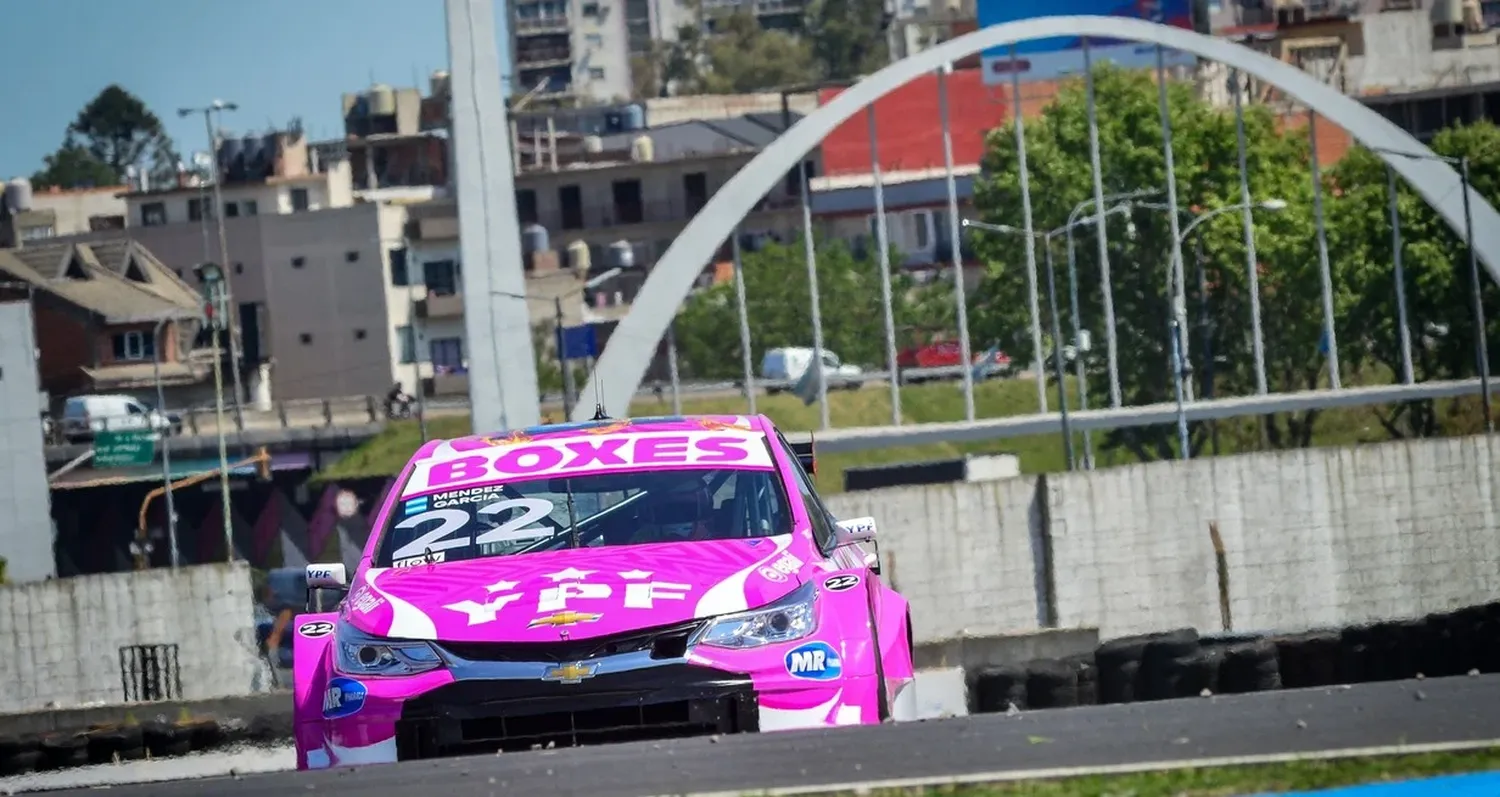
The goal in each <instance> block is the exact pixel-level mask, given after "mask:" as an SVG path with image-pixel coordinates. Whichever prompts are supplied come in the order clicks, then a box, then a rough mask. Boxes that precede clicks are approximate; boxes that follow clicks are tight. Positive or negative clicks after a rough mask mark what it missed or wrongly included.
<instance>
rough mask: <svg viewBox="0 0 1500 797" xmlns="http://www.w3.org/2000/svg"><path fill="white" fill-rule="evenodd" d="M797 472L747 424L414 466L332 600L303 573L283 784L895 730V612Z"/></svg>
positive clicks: (489, 446)
mask: <svg viewBox="0 0 1500 797" xmlns="http://www.w3.org/2000/svg"><path fill="white" fill-rule="evenodd" d="M813 467H814V462H813V452H812V446H811V444H810V443H808V444H802V445H793V444H791V443H789V442H787V440H786V438H785V437H784V436H783V435H782V434H781V433H780V432H779V431H778V430H777V429H776V427H775V426H774V425H773V424H772V422H771V421H770V420H769V419H767V418H765V417H764V416H756V417H748V418H747V417H732V416H693V417H669V418H639V419H634V420H624V421H612V420H608V419H606V420H601V421H593V422H585V423H568V424H556V425H544V426H537V427H533V428H529V429H525V430H522V431H520V432H513V433H510V434H507V435H504V436H495V437H483V436H475V437H466V438H460V439H454V440H435V441H431V442H429V443H427V444H425V445H424V446H422V448H421V449H420V450H418V451H417V452H416V454H415V455H414V456H413V457H412V458H411V461H410V462H408V463H407V465H406V467H405V469H404V470H403V471H402V473H401V475H400V477H399V478H398V479H397V480H396V482H395V483H394V484H393V486H392V487H391V490H390V492H389V494H387V495H386V496H385V498H384V503H383V505H382V506H381V507H380V508H379V509H378V510H377V512H376V514H375V516H374V520H373V527H372V531H371V534H370V538H369V541H368V542H367V543H366V546H365V550H364V554H363V556H362V558H361V559H360V561H359V564H358V565H357V566H356V567H355V570H354V573H353V576H352V578H349V579H346V577H345V576H346V574H345V572H344V566H343V565H341V564H332V565H328V564H314V565H309V566H308V569H307V575H308V584H309V589H308V602H309V610H310V613H308V614H303V615H300V616H299V617H298V618H297V620H296V624H295V625H296V636H295V646H296V647H295V655H294V668H295V672H294V681H295V689H294V700H295V703H296V705H295V723H296V747H297V766H298V768H299V769H319V768H325V767H330V766H344V765H357V764H369V763H381V762H392V761H399V760H408V759H419V758H431V757H437V756H443V755H453V754H462V753H466V752H481V751H488V752H494V751H496V750H525V749H531V748H534V747H536V746H547V745H556V746H570V745H579V744H589V743H597V742H606V741H622V740H630V739H653V738H664V737H671V736H687V735H696V734H709V733H738V732H756V731H772V730H780V729H787V728H819V727H827V726H837V725H856V724H871V723H878V722H883V721H887V720H893V719H908V718H910V717H912V716H914V714H915V694H914V692H913V690H912V688H911V687H912V684H913V671H912V631H911V620H910V612H909V609H908V605H907V601H906V599H905V598H903V597H902V596H901V595H900V594H898V593H897V592H895V591H894V590H892V589H891V588H890V587H888V586H887V585H885V584H884V583H883V582H882V581H881V580H880V566H879V558H878V555H877V554H875V553H870V552H866V551H865V550H863V549H862V548H861V546H860V544H861V543H867V544H868V543H873V541H874V538H875V523H874V520H873V519H871V518H858V519H848V520H842V521H841V520H837V519H835V518H834V517H833V516H832V515H831V514H830V513H829V511H828V510H827V508H826V507H825V506H824V505H823V503H822V501H821V500H820V499H819V497H818V494H817V491H816V490H815V489H814V486H813V481H812V479H811V477H810V475H809V473H810V472H811V471H812V470H813ZM330 590H331V591H332V597H333V598H334V599H335V600H337V601H338V605H337V610H336V611H322V610H321V609H322V606H323V602H322V598H323V596H324V595H326V594H328V593H329V591H330Z"/></svg>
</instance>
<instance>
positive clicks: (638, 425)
mask: <svg viewBox="0 0 1500 797" xmlns="http://www.w3.org/2000/svg"><path fill="white" fill-rule="evenodd" d="M694 426H701V427H702V428H703V429H716V428H717V429H738V430H740V431H754V432H762V433H765V434H767V435H773V434H775V433H776V426H775V424H774V423H773V422H772V421H771V419H770V418H767V417H766V416H764V415H709V414H701V415H649V416H642V417H637V418H606V419H603V420H594V421H566V422H563V423H543V424H537V425H535V426H528V427H525V428H523V429H518V430H515V431H510V432H491V433H489V434H476V435H465V436H463V437H455V438H451V439H449V440H429V441H428V442H427V444H426V445H424V446H422V448H421V449H420V450H418V451H417V453H416V454H415V456H414V457H413V459H422V458H425V457H426V456H427V455H428V454H430V453H431V452H432V451H433V450H435V449H436V448H438V447H439V446H441V445H442V444H444V443H459V442H469V441H472V442H476V443H478V442H483V441H485V440H493V439H496V438H503V437H511V436H519V437H526V438H531V439H551V440H564V439H567V438H570V437H593V436H595V435H598V434H600V433H601V432H656V431H679V430H680V431H688V430H689V429H691V428H692V427H694ZM747 427H748V428H747Z"/></svg>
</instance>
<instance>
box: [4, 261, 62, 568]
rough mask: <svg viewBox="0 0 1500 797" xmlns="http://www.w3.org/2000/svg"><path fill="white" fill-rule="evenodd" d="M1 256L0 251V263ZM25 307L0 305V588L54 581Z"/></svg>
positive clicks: (32, 345) (33, 344)
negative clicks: (1, 454) (0, 519)
mask: <svg viewBox="0 0 1500 797" xmlns="http://www.w3.org/2000/svg"><path fill="white" fill-rule="evenodd" d="M4 260H5V253H4V252H3V251H0V263H3V262H4ZM34 324H35V321H34V319H33V318H32V313H31V305H30V304H29V303H28V302H25V301H9V302H4V303H0V340H3V341H5V342H6V345H4V346H0V445H3V446H4V451H5V454H6V456H5V458H4V459H3V460H0V462H3V465H0V474H3V476H4V478H3V479H0V514H3V516H4V517H5V524H4V525H3V526H0V584H20V583H25V582H31V581H42V580H44V579H49V578H52V577H53V576H55V575H57V563H56V560H55V559H54V557H53V555H52V541H53V539H54V537H56V533H55V531H54V529H53V524H52V517H51V516H52V501H51V497H50V494H49V492H48V490H47V463H46V458H45V454H44V449H43V442H42V427H41V423H40V417H39V413H40V411H41V409H42V407H41V406H40V402H39V401H38V396H39V394H40V390H41V387H40V385H39V384H38V382H37V345H38V340H37V335H36V334H35V326H34Z"/></svg>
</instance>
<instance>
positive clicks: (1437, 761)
mask: <svg viewBox="0 0 1500 797" xmlns="http://www.w3.org/2000/svg"><path fill="white" fill-rule="evenodd" d="M1496 769H1500V749H1495V748H1490V749H1486V750H1478V751H1472V752H1460V753H1431V754H1420V755H1401V756H1383V757H1373V758H1345V759H1337V760H1327V761H1298V762H1294V763H1287V764H1264V765H1255V766H1238V767H1215V768H1207V769H1178V770H1166V771H1162V772H1143V773H1138V774H1132V775H1098V776H1089V777H1080V778H1066V779H1058V780H1027V781H1015V782H1007V783H989V784H976V785H971V786H941V787H929V788H917V789H891V790H873V791H868V792H860V797H898V795H899V797H939V795H941V797H1015V795H1026V797H1127V796H1128V797H1231V795H1236V796H1237V795H1251V794H1268V793H1269V794H1279V793H1286V792H1289V791H1291V792H1298V791H1308V790H1313V789H1330V788H1337V787H1340V786H1356V785H1361V784H1373V783H1387V782H1391V781H1398V780H1409V779H1414V778H1431V777H1439V776H1442V775H1455V774H1459V773H1467V772H1481V771H1492V770H1496ZM1403 793H1404V792H1403ZM1463 793H1465V794H1468V793H1471V792H1463ZM828 794H830V795H833V794H837V795H839V797H849V796H850V795H852V793H851V792H828Z"/></svg>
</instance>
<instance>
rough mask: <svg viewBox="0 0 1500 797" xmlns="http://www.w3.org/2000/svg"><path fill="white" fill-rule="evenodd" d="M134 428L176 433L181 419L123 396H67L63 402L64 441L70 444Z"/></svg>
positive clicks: (174, 414) (179, 427) (180, 425)
mask: <svg viewBox="0 0 1500 797" xmlns="http://www.w3.org/2000/svg"><path fill="white" fill-rule="evenodd" d="M136 429H140V430H154V431H157V432H161V433H164V434H176V433H180V432H181V431H182V418H181V417H180V416H178V415H177V414H176V413H166V412H162V411H161V410H158V409H156V408H154V407H152V406H151V405H149V404H146V403H145V402H142V401H140V400H138V399H136V398H134V397H133V396H127V395H123V394H119V395H87V396H69V397H68V399H67V401H65V402H64V403H63V418H62V432H63V438H64V439H65V440H67V441H68V442H70V443H77V442H80V441H83V440H92V439H94V436H95V435H96V434H98V433H99V432H103V431H111V432H113V431H120V430H136Z"/></svg>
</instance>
